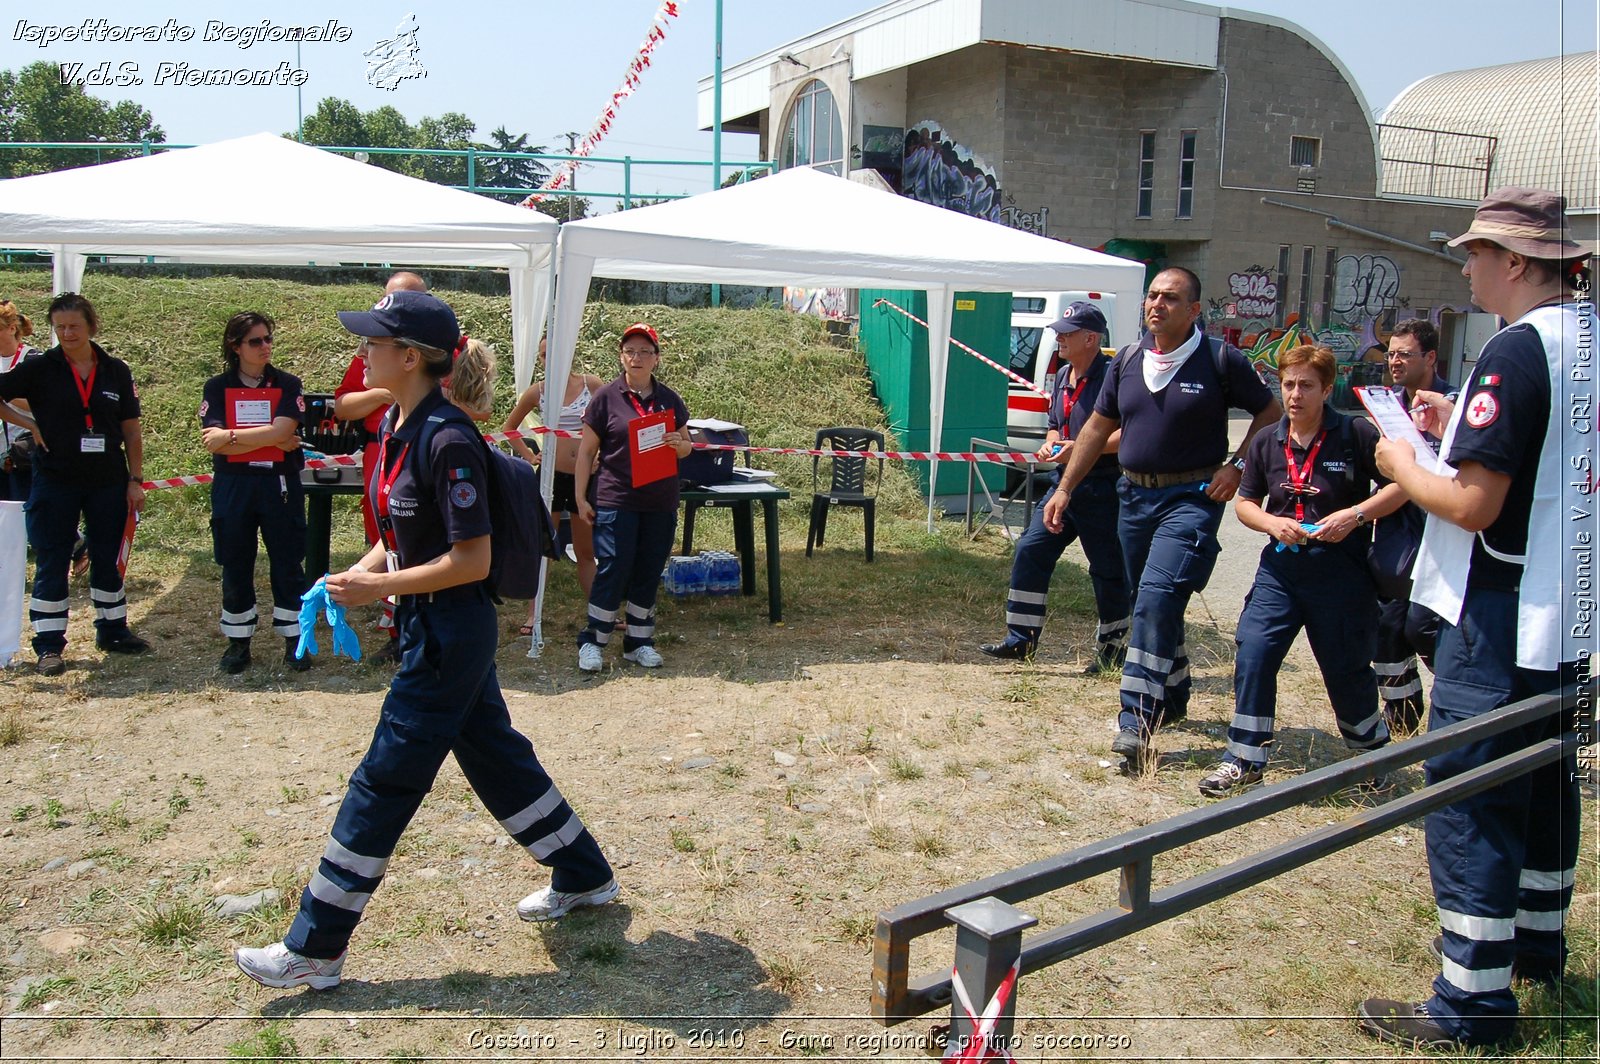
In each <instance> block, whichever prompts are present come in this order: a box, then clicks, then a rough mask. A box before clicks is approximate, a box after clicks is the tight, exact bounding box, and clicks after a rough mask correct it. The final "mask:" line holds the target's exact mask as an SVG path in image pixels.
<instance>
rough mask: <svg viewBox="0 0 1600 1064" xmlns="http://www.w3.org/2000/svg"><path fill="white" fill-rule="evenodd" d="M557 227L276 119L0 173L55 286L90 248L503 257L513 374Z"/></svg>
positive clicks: (529, 334)
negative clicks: (313, 138)
mask: <svg viewBox="0 0 1600 1064" xmlns="http://www.w3.org/2000/svg"><path fill="white" fill-rule="evenodd" d="M556 228H557V227H556V224H555V222H553V221H552V220H551V219H549V218H547V217H545V216H544V215H542V214H540V213H539V212H537V211H531V210H527V209H525V208H522V207H515V206H512V205H510V204H506V203H500V202H497V201H495V200H491V199H488V198H485V197H483V196H477V195H473V194H472V193H469V192H461V191H459V190H457V189H452V188H446V187H444V186H442V185H436V184H433V183H431V182H428V181H420V180H418V179H416V178H412V177H406V176H404V175H402V174H397V173H394V172H392V171H389V170H384V169H382V168H380V167H376V166H369V165H366V164H364V163H360V162H357V161H356V160H354V159H350V158H346V157H343V156H339V155H335V154H333V153H331V152H326V151H322V150H321V149H319V148H312V147H307V146H306V145H303V144H298V143H296V142H294V141H292V140H287V139H285V138H283V137H279V136H275V135H273V134H271V133H258V134H255V135H253V136H248V137H239V138H237V139H235V140H225V141H220V142H218V143H215V144H208V145H204V146H202V147H198V148H188V149H183V150H173V151H166V152H162V153H160V154H158V155H151V156H147V157H143V158H138V159H128V160H124V161H122V162H114V163H103V164H101V165H99V166H87V167H83V168H81V169H77V170H62V171H57V172H55V173H50V174H39V175H36V176H33V177H20V178H15V179H13V180H10V181H0V234H4V235H3V236H0V240H3V241H4V243H5V244H6V246H8V247H13V248H38V249H40V250H41V251H46V252H48V253H50V254H51V255H52V256H53V257H54V260H55V279H54V283H55V290H56V291H57V292H67V291H78V290H79V288H80V286H81V285H82V283H83V271H84V264H85V262H86V259H87V256H89V255H153V256H157V257H159V258H163V259H171V260H177V261H182V262H240V263H255V262H264V263H284V264H289V265H307V264H314V265H335V264H339V263H362V262H366V263H390V262H396V263H405V264H408V265H410V264H417V265H437V266H446V265H448V266H504V267H506V268H508V269H509V270H510V275H511V313H512V336H513V347H514V349H515V359H516V370H517V382H518V386H519V387H520V386H523V385H525V384H526V383H527V382H528V380H530V379H531V377H532V374H533V362H534V352H535V351H536V349H537V346H538V341H539V334H540V332H541V331H542V330H543V325H544V318H545V314H546V309H547V306H548V302H549V291H550V288H549V286H550V275H549V272H548V270H547V269H546V267H548V266H549V264H550V261H551V251H552V249H553V246H554V244H555V235H556Z"/></svg>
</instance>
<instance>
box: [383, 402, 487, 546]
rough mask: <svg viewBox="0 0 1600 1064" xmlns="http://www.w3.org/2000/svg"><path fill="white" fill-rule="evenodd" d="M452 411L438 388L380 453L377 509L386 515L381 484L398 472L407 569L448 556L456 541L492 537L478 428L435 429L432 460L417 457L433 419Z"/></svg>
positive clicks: (393, 510) (456, 424)
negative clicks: (417, 444) (418, 442)
mask: <svg viewBox="0 0 1600 1064" xmlns="http://www.w3.org/2000/svg"><path fill="white" fill-rule="evenodd" d="M440 407H444V408H445V411H439V408H440ZM396 409H397V410H398V408H396ZM448 409H449V402H448V400H446V399H445V397H444V395H443V393H441V392H440V391H439V390H438V389H437V388H435V389H434V390H433V392H431V393H430V394H429V395H428V397H427V398H425V399H424V400H423V401H422V402H421V404H420V405H418V407H417V409H415V410H413V411H412V412H411V416H410V417H408V418H406V420H405V424H403V425H401V426H400V427H399V428H398V429H395V430H394V431H393V432H392V433H388V434H387V435H386V438H385V441H384V443H383V445H382V446H381V448H380V451H379V453H380V456H381V462H380V464H379V467H378V470H377V472H375V473H374V475H373V477H372V509H373V513H382V512H383V511H382V510H380V509H379V508H378V504H377V493H378V485H379V483H380V481H387V480H388V478H389V476H390V475H391V474H392V475H393V476H394V482H393V486H392V487H391V488H390V491H389V517H390V520H391V521H392V522H393V525H392V527H393V536H394V542H395V544H396V545H397V549H398V550H399V552H400V566H401V568H404V569H410V568H413V567H414V566H418V565H423V564H426V563H427V562H431V561H433V560H434V559H435V558H437V557H439V556H440V555H443V554H448V553H449V551H450V545H451V544H452V543H460V542H462V541H463V540H469V539H476V538H477V537H479V536H487V535H488V534H489V529H490V525H489V457H488V453H487V452H486V450H485V448H484V444H483V437H482V436H481V435H479V433H478V430H477V429H475V428H473V427H472V425H471V424H470V423H469V422H466V421H464V420H463V421H447V422H444V423H443V424H441V425H439V426H438V427H437V428H436V429H435V430H434V432H433V438H432V440H431V442H430V445H429V447H428V454H427V455H426V457H424V456H421V455H418V454H413V453H412V446H411V445H413V444H414V443H415V442H416V439H417V436H418V435H419V434H420V433H421V431H422V426H423V424H424V423H425V422H426V420H427V418H428V416H429V415H430V414H432V413H435V412H447V411H448ZM388 424H389V422H387V421H386V422H385V427H386V428H387V426H388ZM397 466H398V467H399V468H398V471H397V470H396V467H397ZM419 474H421V476H420V478H419Z"/></svg>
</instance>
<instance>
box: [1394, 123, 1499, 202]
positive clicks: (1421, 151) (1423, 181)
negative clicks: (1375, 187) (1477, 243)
mask: <svg viewBox="0 0 1600 1064" xmlns="http://www.w3.org/2000/svg"><path fill="white" fill-rule="evenodd" d="M1498 146H1499V140H1498V138H1495V137H1490V136H1485V135H1482V134H1478V133H1454V132H1451V131H1449V130H1445V129H1423V128H1421V127H1420V126H1400V125H1390V124H1387V123H1385V124H1380V125H1379V126H1378V155H1379V158H1380V159H1381V160H1382V164H1383V170H1382V172H1381V173H1380V175H1379V179H1380V181H1381V182H1382V186H1383V191H1384V192H1385V193H1386V194H1390V195H1409V196H1429V197H1437V198H1441V199H1459V200H1479V199H1482V198H1483V197H1484V196H1487V195H1488V194H1489V183H1490V180H1491V173H1492V171H1493V169H1494V154H1495V150H1496V148H1497V147H1498Z"/></svg>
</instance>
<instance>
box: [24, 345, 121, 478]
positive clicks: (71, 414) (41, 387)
mask: <svg viewBox="0 0 1600 1064" xmlns="http://www.w3.org/2000/svg"><path fill="white" fill-rule="evenodd" d="M91 346H93V348H94V353H95V370H94V390H93V391H92V392H91V393H90V396H89V419H90V423H91V425H92V426H93V429H94V432H95V434H96V435H99V436H103V437H105V450H104V451H101V452H88V453H85V452H84V450H83V444H82V440H83V436H84V433H85V432H87V431H88V427H86V426H85V425H84V421H83V418H84V408H83V394H82V393H81V392H80V391H79V390H78V385H79V383H80V378H79V377H78V375H77V374H76V373H75V372H73V369H72V364H71V363H70V362H68V361H67V356H66V353H65V352H63V351H62V350H61V348H60V347H59V346H57V347H52V348H51V349H50V350H48V351H46V352H45V353H44V354H43V355H41V356H40V357H39V358H28V359H24V360H23V361H22V363H21V364H20V365H18V366H17V367H16V368H15V369H13V370H12V371H11V372H10V373H4V374H0V399H6V400H11V399H26V400H27V401H28V405H29V407H30V408H31V409H32V411H33V419H34V420H35V421H37V422H38V423H39V432H40V434H41V435H42V436H43V437H44V445H45V447H48V448H49V450H48V451H45V450H43V449H40V450H38V451H36V452H35V453H34V457H33V461H34V468H35V469H37V470H39V471H41V472H44V473H47V474H49V475H51V476H55V477H60V478H61V479H62V480H70V481H72V482H73V483H75V484H80V485H82V486H84V487H103V486H105V485H107V484H115V483H117V482H118V481H121V480H126V479H127V477H128V461H127V456H126V455H125V454H124V453H123V442H124V441H123V438H122V423H123V422H124V421H131V420H133V419H134V418H136V417H138V416H139V393H138V392H137V391H136V390H135V389H134V387H133V374H132V372H130V371H129V369H128V364H127V363H126V362H124V361H122V360H121V359H120V358H112V357H111V356H110V355H108V354H106V353H105V350H104V349H103V348H101V346H100V345H99V344H91Z"/></svg>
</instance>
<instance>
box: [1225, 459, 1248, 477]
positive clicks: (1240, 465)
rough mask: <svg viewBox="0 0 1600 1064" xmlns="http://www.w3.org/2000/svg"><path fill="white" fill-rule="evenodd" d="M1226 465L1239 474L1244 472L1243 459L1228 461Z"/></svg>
mask: <svg viewBox="0 0 1600 1064" xmlns="http://www.w3.org/2000/svg"><path fill="white" fill-rule="evenodd" d="M1228 464H1229V465H1231V466H1233V468H1235V469H1237V470H1238V471H1239V472H1241V473H1243V472H1244V459H1243V458H1234V459H1232V460H1230V461H1229V462H1228Z"/></svg>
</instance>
